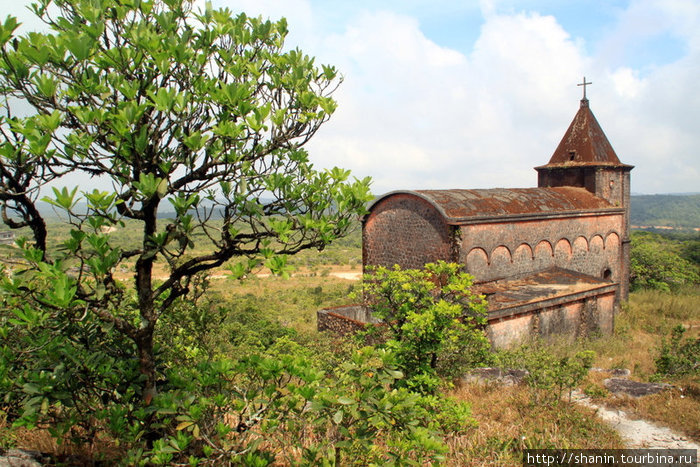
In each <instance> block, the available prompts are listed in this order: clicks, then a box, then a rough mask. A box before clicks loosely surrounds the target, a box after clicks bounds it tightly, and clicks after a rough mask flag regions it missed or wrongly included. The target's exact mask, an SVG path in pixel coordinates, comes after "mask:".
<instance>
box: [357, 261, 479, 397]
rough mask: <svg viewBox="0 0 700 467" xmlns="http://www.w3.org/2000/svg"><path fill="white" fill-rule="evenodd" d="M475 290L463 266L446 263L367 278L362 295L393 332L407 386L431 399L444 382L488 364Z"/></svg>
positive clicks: (385, 271) (379, 270)
mask: <svg viewBox="0 0 700 467" xmlns="http://www.w3.org/2000/svg"><path fill="white" fill-rule="evenodd" d="M471 286H472V277H471V276H470V275H469V274H466V273H464V272H462V271H461V266H460V265H458V264H455V263H445V262H444V261H440V262H437V263H429V264H426V265H425V268H424V269H422V270H419V269H401V268H400V267H399V266H395V267H394V268H393V269H388V268H385V267H377V268H374V269H371V270H370V273H369V274H366V275H365V276H364V278H363V283H362V287H361V291H360V293H361V294H362V297H363V298H364V300H365V303H366V305H367V306H369V307H370V308H372V312H373V314H374V315H375V316H376V317H378V318H380V319H381V320H382V321H383V323H384V325H385V326H386V329H387V330H388V333H389V337H390V338H389V340H388V341H387V342H386V344H385V346H386V347H387V348H389V349H392V351H394V352H395V353H396V356H397V359H398V362H399V366H400V367H401V369H402V371H403V372H404V373H405V374H406V380H405V381H404V382H403V383H402V384H406V385H407V386H408V387H410V388H413V389H415V390H418V391H420V392H423V393H432V392H434V391H435V389H436V388H437V387H438V386H439V384H440V377H443V376H454V375H455V374H459V373H463V372H464V371H465V370H466V368H469V367H472V366H478V365H480V364H483V362H484V361H485V360H487V359H488V356H489V350H490V344H489V342H488V339H487V338H486V335H485V333H484V330H483V328H484V326H485V325H486V313H487V311H486V302H485V300H484V298H483V297H482V296H479V295H476V294H474V293H473V292H472V291H471Z"/></svg>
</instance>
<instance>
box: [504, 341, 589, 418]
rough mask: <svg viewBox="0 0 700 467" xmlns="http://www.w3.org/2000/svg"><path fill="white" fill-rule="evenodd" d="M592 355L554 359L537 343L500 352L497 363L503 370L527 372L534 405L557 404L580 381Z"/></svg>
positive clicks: (584, 351)
mask: <svg viewBox="0 0 700 467" xmlns="http://www.w3.org/2000/svg"><path fill="white" fill-rule="evenodd" d="M595 355H596V354H595V352H593V351H590V350H583V351H579V352H576V353H575V354H573V355H568V354H564V355H556V354H555V353H554V352H552V350H550V349H549V348H547V347H546V346H545V345H543V344H541V343H536V344H534V345H524V346H522V347H520V348H518V349H516V350H509V351H508V350H507V351H501V352H500V353H499V354H498V356H497V360H498V363H499V365H500V366H502V367H504V368H518V369H524V370H527V372H528V374H527V376H526V377H525V381H526V382H527V384H528V386H529V387H530V388H532V389H533V392H532V396H533V399H534V401H535V402H536V403H543V404H557V403H559V401H560V400H561V398H562V396H563V395H564V394H565V393H568V396H569V400H571V392H572V391H573V389H574V388H576V387H577V386H578V385H579V384H581V382H582V381H583V380H584V378H585V377H586V375H587V374H588V370H590V368H591V366H592V365H593V360H594V359H595Z"/></svg>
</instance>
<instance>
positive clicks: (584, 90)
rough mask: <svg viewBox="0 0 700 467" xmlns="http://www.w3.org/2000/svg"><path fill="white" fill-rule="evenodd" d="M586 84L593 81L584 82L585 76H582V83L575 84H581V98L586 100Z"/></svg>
mask: <svg viewBox="0 0 700 467" xmlns="http://www.w3.org/2000/svg"><path fill="white" fill-rule="evenodd" d="M588 84H593V83H591V82H588V83H587V82H586V77H585V76H584V77H583V83H579V84H577V85H576V86H583V100H587V99H586V85H588Z"/></svg>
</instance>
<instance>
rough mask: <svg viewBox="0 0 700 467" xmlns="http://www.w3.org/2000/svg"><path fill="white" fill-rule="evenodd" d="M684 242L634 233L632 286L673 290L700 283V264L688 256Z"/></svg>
mask: <svg viewBox="0 0 700 467" xmlns="http://www.w3.org/2000/svg"><path fill="white" fill-rule="evenodd" d="M682 253H683V251H682V245H681V244H680V243H678V242H673V241H672V240H669V239H665V238H664V237H662V236H661V235H658V234H652V233H649V232H633V233H632V249H631V253H630V286H631V288H632V289H633V290H636V289H642V288H647V289H657V290H663V291H666V292H669V291H671V290H676V289H678V288H679V287H681V286H683V285H688V284H697V283H698V282H700V272H699V269H698V265H697V264H693V263H691V262H690V261H688V260H687V259H684V258H683V257H682V256H681V254H682Z"/></svg>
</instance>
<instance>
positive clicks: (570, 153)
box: [569, 151, 576, 161]
mask: <svg viewBox="0 0 700 467" xmlns="http://www.w3.org/2000/svg"><path fill="white" fill-rule="evenodd" d="M574 159H576V151H569V160H570V161H573V160H574Z"/></svg>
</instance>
